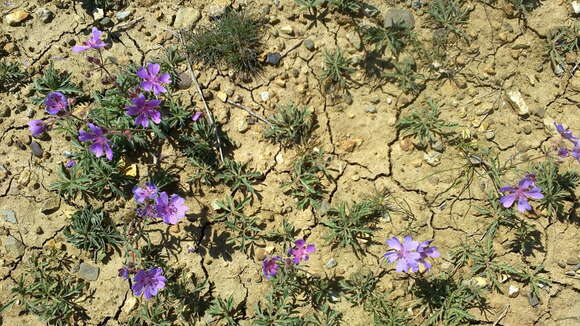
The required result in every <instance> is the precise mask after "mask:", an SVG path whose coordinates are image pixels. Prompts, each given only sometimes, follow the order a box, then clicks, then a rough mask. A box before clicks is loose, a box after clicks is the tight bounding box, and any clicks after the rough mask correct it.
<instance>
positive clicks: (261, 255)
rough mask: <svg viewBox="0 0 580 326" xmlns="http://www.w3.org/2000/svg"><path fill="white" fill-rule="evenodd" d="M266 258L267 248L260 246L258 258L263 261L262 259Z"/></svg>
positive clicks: (257, 252)
mask: <svg viewBox="0 0 580 326" xmlns="http://www.w3.org/2000/svg"><path fill="white" fill-rule="evenodd" d="M264 258H266V249H264V248H258V249H257V250H256V259H257V260H258V261H262V260H264Z"/></svg>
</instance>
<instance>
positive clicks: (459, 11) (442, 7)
mask: <svg viewBox="0 0 580 326" xmlns="http://www.w3.org/2000/svg"><path fill="white" fill-rule="evenodd" d="M464 3H465V1H464V0H433V1H432V2H431V5H430V6H429V8H428V9H427V13H428V14H429V18H430V20H431V21H432V22H433V23H435V26H436V27H437V28H443V29H444V30H445V32H446V34H449V33H453V34H455V35H456V36H457V37H460V38H463V39H464V40H466V41H468V40H469V38H468V37H467V35H466V34H465V32H464V31H463V29H461V26H462V25H466V24H467V23H468V22H469V13H470V11H471V10H470V9H468V8H465V7H464Z"/></svg>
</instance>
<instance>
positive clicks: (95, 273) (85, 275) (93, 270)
mask: <svg viewBox="0 0 580 326" xmlns="http://www.w3.org/2000/svg"><path fill="white" fill-rule="evenodd" d="M99 271H100V269H99V268H98V267H96V266H93V265H89V264H85V263H81V264H80V265H79V277H80V278H82V279H83V280H85V281H96V280H97V279H98V278H99Z"/></svg>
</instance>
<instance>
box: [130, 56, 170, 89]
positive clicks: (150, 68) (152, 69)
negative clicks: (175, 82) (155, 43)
mask: <svg viewBox="0 0 580 326" xmlns="http://www.w3.org/2000/svg"><path fill="white" fill-rule="evenodd" d="M159 69H160V66H159V64H157V63H149V64H147V67H142V68H140V69H139V70H137V76H139V77H141V79H143V81H142V82H141V88H143V89H144V90H146V91H149V92H151V91H153V94H155V96H157V95H159V94H161V93H165V92H167V89H165V87H163V86H162V85H161V84H169V83H171V77H170V76H169V74H161V75H159V76H158V75H157V74H158V73H159Z"/></svg>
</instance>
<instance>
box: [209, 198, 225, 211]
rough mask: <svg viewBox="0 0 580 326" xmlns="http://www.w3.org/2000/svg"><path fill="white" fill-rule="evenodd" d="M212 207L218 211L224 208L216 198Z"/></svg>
mask: <svg viewBox="0 0 580 326" xmlns="http://www.w3.org/2000/svg"><path fill="white" fill-rule="evenodd" d="M211 208H212V209H213V210H214V211H216V212H219V211H221V210H222V208H221V207H220V205H218V200H217V199H214V200H213V201H212V202H211Z"/></svg>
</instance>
